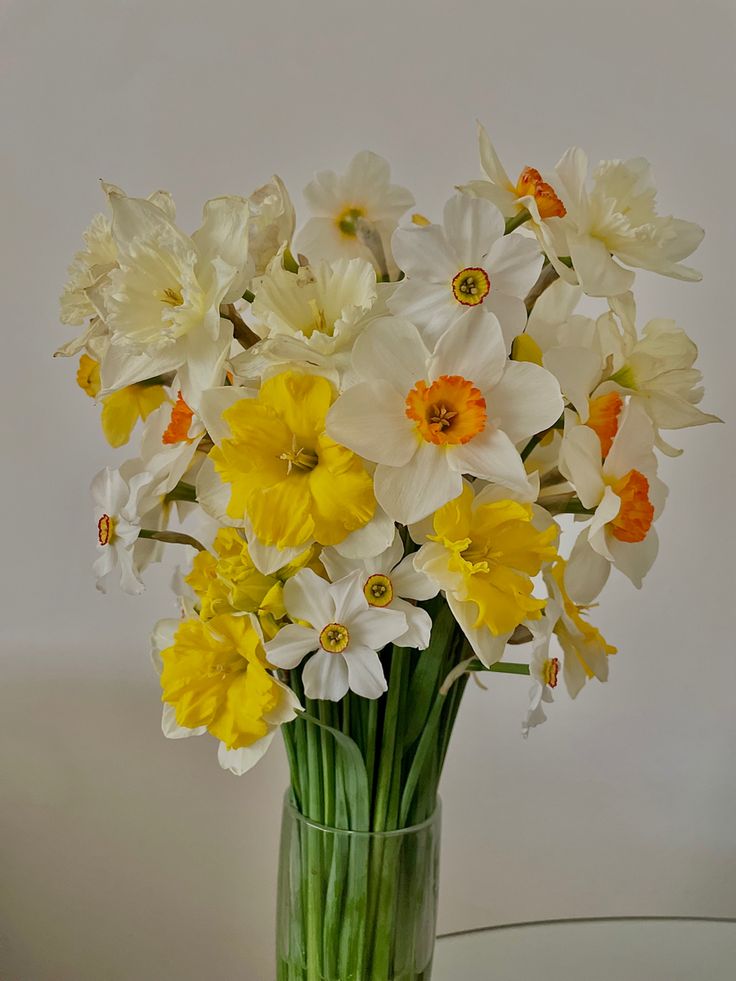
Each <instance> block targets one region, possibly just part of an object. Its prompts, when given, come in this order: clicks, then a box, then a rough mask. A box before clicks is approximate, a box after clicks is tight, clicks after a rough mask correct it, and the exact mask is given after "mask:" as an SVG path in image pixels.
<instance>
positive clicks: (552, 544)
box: [414, 483, 558, 666]
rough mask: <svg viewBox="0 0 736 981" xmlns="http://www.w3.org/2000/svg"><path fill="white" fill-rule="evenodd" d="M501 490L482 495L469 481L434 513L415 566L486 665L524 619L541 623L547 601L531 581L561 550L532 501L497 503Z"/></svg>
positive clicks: (554, 533)
mask: <svg viewBox="0 0 736 981" xmlns="http://www.w3.org/2000/svg"><path fill="white" fill-rule="evenodd" d="M495 490H496V489H495V488H489V489H487V490H484V491H481V492H480V493H479V494H478V495H477V496H476V495H475V493H474V491H473V488H472V487H471V486H470V484H467V483H466V484H465V485H464V486H463V490H462V494H461V495H460V497H458V498H456V499H455V500H454V501H450V503H449V504H445V505H444V507H441V508H440V509H439V510H438V511H437V512H436V513H435V515H434V518H433V521H432V533H431V534H428V535H427V538H428V542H427V543H426V544H424V545H422V547H421V548H420V550H419V552H417V554H416V556H415V559H414V564H415V566H416V568H417V569H418V570H419V571H420V572H424V573H425V575H427V576H428V577H429V578H430V579H433V580H434V581H435V582H436V583H437V584H438V586H439V587H440V588H441V589H443V590H444V591H445V593H446V595H447V602H448V604H449V605H450V608H451V610H452V612H453V614H454V616H455V619H456V620H457V621H458V623H459V624H460V626H461V627H462V629H463V631H464V633H465V636H466V637H467V638H468V640H469V642H470V644H471V646H472V647H473V650H474V651H475V653H476V654H477V656H478V657H479V658H480V659H481V660H482V661H483V663H484V664H486V666H488V665H490V664H492V663H493V662H494V661H497V660H498V659H499V658H500V657H501V655H502V654H503V649H504V646H505V643H506V640H507V639H508V637H509V636H510V635H511V633H513V631H514V629H515V628H516V627H517V626H518V625H519V624H520V623H522V622H523V621H525V620H537V619H539V617H540V616H541V611H542V610H543V609H544V605H545V601H544V600H542V599H538V598H537V597H535V596H534V594H533V590H534V584H533V583H532V578H533V577H534V576H536V575H538V573H539V572H540V570H541V569H542V567H543V566H544V564H545V563H547V562H551V561H552V560H553V559H554V558H555V557H556V555H557V549H556V539H557V535H558V528H557V526H556V525H554V524H552V525H550V526H549V527H547V528H546V529H545V530H543V531H539V530H538V529H537V528H536V527H535V525H534V523H533V517H534V512H533V509H532V506H531V505H530V504H524V503H521V502H519V501H515V500H495V499H494V495H495Z"/></svg>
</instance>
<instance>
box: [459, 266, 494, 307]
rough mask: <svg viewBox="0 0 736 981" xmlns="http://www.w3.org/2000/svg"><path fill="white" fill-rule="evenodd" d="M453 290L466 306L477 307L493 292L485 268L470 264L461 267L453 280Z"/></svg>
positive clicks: (460, 301)
mask: <svg viewBox="0 0 736 981" xmlns="http://www.w3.org/2000/svg"><path fill="white" fill-rule="evenodd" d="M452 292H453V295H454V297H455V299H456V300H457V302H458V303H462V305H463V306H464V307H476V306H478V304H479V303H482V302H483V300H485V298H486V297H487V296H488V294H489V293H490V292H491V281H490V279H489V278H488V273H487V272H486V271H485V269H481V268H479V267H478V266H468V267H467V269H461V270H460V272H459V273H458V274H457V276H455V277H454V279H453V280H452Z"/></svg>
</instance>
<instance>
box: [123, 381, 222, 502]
mask: <svg viewBox="0 0 736 981" xmlns="http://www.w3.org/2000/svg"><path fill="white" fill-rule="evenodd" d="M205 435H206V431H205V428H204V424H203V423H202V421H201V419H200V418H199V416H198V415H197V414H196V413H195V412H194V411H193V410H192V409H191V408H190V407H189V406H188V405H187V404H186V402H185V401H184V399H183V397H182V393H181V391H179V392H178V393H177V397H176V401H175V402H174V404H173V405H172V404H171V402H166V403H165V404H164V405H162V406H161V407H160V408H159V409H156V410H155V412H152V413H151V415H150V416H149V417H148V419H147V420H146V424H145V426H144V427H143V437H142V439H141V450H140V456H141V461H142V465H143V467H144V469H145V470H146V471H148V473H150V474H151V475H152V480H151V488H152V490H154V491H155V493H157V494H168V493H169V492H170V491H172V490H173V489H174V488H175V487H176V485H177V484H178V483H179V481H180V480H181V479H182V478H183V477H184V475H185V473H186V472H187V470H189V468H190V467H191V466H192V463H193V461H194V458H195V454H196V452H197V450H198V449H199V447H200V444H201V442H202V439H203V438H204V436H205ZM207 445H208V446H211V445H212V444H211V443H209V442H208V444H207Z"/></svg>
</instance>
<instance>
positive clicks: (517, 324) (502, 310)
mask: <svg viewBox="0 0 736 981" xmlns="http://www.w3.org/2000/svg"><path fill="white" fill-rule="evenodd" d="M483 309H484V310H487V311H488V313H491V314H493V315H494V316H495V317H496V318H497V319H498V322H499V324H500V326H501V334H502V335H503V340H504V345H505V347H506V352H507V353H508V352H510V351H511V345H512V343H513V341H514V338H515V337H518V335H519V334H521V333H523V331H524V328H525V327H526V321H527V316H526V307H525V306H524V301H523V300H520V299H519V297H518V296H510V295H509V294H508V293H501V292H500V291H499V292H495V291H494V290H491V292H490V293H489V294H488V298H487V299H486V300H485V302H484V303H483Z"/></svg>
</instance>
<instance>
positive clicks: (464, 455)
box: [447, 426, 529, 494]
mask: <svg viewBox="0 0 736 981" xmlns="http://www.w3.org/2000/svg"><path fill="white" fill-rule="evenodd" d="M447 462H448V463H449V465H450V466H451V467H453V468H454V469H455V470H457V472H458V473H467V474H472V475H473V476H475V477H482V478H483V479H484V480H492V481H494V482H495V483H497V484H503V485H504V487H509V488H512V489H515V490H517V491H518V492H519V493H520V494H526V493H527V492H528V488H529V480H528V477H527V473H526V470H525V469H524V464H523V463H522V462H521V457H520V456H519V451H518V450H517V449H516V447H515V446H514V444H513V443H512V442H511V440H510V439H509V438H508V436H507V435H506V434H505V433H503V432H501V430H500V429H493V427H491V426H487V427H486V428H485V429H484V430H483V432H482V433H480V434H479V435H478V436H474V437H473V439H471V440H470V441H469V442H467V443H465V444H464V445H461V446H453V447H451V449H450V450H448V453H447Z"/></svg>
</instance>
